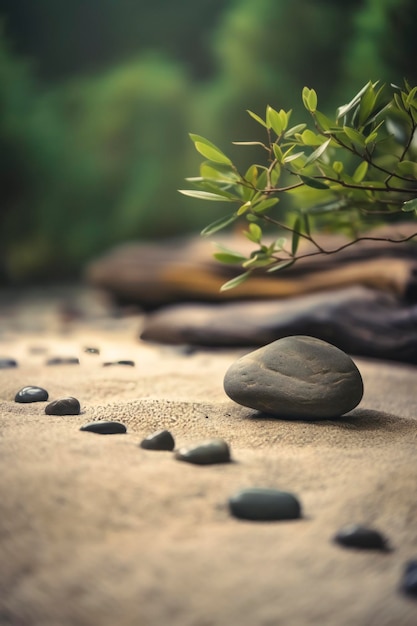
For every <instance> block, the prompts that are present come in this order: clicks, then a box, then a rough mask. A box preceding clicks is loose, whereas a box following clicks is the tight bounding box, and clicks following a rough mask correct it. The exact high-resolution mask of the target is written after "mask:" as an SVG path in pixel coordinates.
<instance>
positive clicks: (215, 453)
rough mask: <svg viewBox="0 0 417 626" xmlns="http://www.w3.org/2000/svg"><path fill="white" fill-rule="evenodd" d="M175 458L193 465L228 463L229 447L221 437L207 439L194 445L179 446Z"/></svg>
mask: <svg viewBox="0 0 417 626" xmlns="http://www.w3.org/2000/svg"><path fill="white" fill-rule="evenodd" d="M175 458H176V459H178V461H186V462H187V463H194V464H195V465H211V464H213V463H228V462H230V460H231V459H230V448H229V446H228V444H227V443H226V441H224V440H223V439H209V440H207V441H203V442H201V443H200V444H198V445H195V446H190V447H185V448H180V449H179V450H177V452H176V453H175Z"/></svg>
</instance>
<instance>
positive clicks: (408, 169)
mask: <svg viewBox="0 0 417 626" xmlns="http://www.w3.org/2000/svg"><path fill="white" fill-rule="evenodd" d="M395 173H396V174H400V176H405V177H406V178H410V179H413V180H415V179H417V163H416V162H415V161H400V162H399V163H398V164H397V166H396V168H395Z"/></svg>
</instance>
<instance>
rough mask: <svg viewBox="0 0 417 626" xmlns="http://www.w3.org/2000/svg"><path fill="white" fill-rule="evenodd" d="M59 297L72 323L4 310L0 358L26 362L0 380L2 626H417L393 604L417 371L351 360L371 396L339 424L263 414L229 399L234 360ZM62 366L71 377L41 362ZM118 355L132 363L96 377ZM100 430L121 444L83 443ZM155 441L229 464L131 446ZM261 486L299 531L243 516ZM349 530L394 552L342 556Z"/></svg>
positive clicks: (5, 301) (415, 610) (53, 307)
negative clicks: (67, 407)
mask: <svg viewBox="0 0 417 626" xmlns="http://www.w3.org/2000/svg"><path fill="white" fill-rule="evenodd" d="M65 293H66V296H65V297H66V298H67V300H68V299H69V300H70V301H71V302H73V303H74V298H75V299H76V300H77V299H78V300H77V302H76V307H78V308H81V312H82V316H81V317H80V318H76V319H74V320H72V321H71V320H69V316H68V312H67V313H66V314H63V312H62V298H63V295H62V294H58V296H56V297H55V298H51V297H49V299H46V300H45V298H44V297H43V296H42V294H40V295H39V294H37V295H35V297H33V296H32V297H31V298H29V299H28V298H27V297H26V298H25V297H23V298H22V297H20V296H19V297H17V296H16V297H15V296H14V295H13V294H12V295H10V293H3V295H2V299H1V301H0V324H1V325H0V329H1V331H0V357H12V358H16V359H17V360H18V363H19V366H18V367H17V368H15V369H3V370H0V429H1V430H0V446H1V453H0V502H1V515H0V563H1V567H0V589H1V597H0V624H1V626H3V625H4V626H6V625H7V626H165V625H166V626H220V625H221V626H223V625H224V626H226V625H227V626H281V625H282V626H304V625H317V626H319V625H320V626H391V625H396V626H412V625H413V626H414V625H415V624H416V623H417V600H413V599H410V598H408V597H406V596H404V595H403V594H402V593H401V592H400V591H399V590H398V587H399V583H400V580H401V576H402V571H403V567H404V564H405V562H406V561H407V560H408V559H410V558H417V524H416V520H417V498H416V494H417V462H416V458H417V457H416V447H417V393H416V380H417V379H416V374H417V368H415V367H410V366H406V365H401V364H395V363H387V362H381V361H372V360H367V359H362V358H361V359H355V362H356V364H357V366H358V367H359V370H360V371H361V373H362V376H363V379H364V385H365V395H364V398H363V400H362V402H361V404H360V405H359V407H358V408H356V409H355V410H353V411H352V412H351V413H350V414H348V415H347V416H344V417H343V418H341V419H339V420H332V421H329V420H323V421H316V422H311V423H308V422H302V421H281V420H277V419H272V418H265V417H257V416H256V415H255V414H254V413H253V412H252V411H251V410H249V409H246V408H244V407H240V406H238V405H237V404H234V403H233V402H232V401H231V400H229V399H228V398H227V396H226V395H225V393H224V391H223V386H222V381H223V376H224V373H225V371H226V369H227V368H228V367H229V365H230V364H231V363H232V362H233V361H234V360H235V359H236V358H237V357H238V356H240V355H241V354H243V353H244V352H245V351H244V350H239V351H236V350H222V351H199V352H195V353H193V354H186V353H184V352H183V351H181V350H178V349H174V348H169V347H167V346H160V345H152V344H146V343H144V342H141V341H139V340H138V338H137V337H138V334H139V330H140V327H141V323H142V318H141V316H140V315H131V316H128V317H121V318H119V319H116V318H114V317H111V316H110V315H109V312H108V310H107V308H106V306H105V305H104V304H103V303H100V302H97V301H96V299H95V294H91V293H90V292H82V293H81V295H80V293H79V292H76V294H75V295H74V294H69V295H68V293H67V292H65ZM86 310H88V312H89V313H88V315H85V314H84V313H85V311H86ZM237 323H238V320H237ZM87 346H90V347H98V348H99V349H100V354H99V355H97V354H88V353H86V352H84V348H85V347H87ZM53 356H78V357H79V358H80V364H79V365H59V366H47V365H46V364H45V361H46V359H47V358H49V357H53ZM114 359H133V360H134V361H135V366H134V367H129V366H121V365H119V366H111V367H103V362H104V361H109V360H114ZM25 385H40V386H42V387H45V388H46V389H47V390H48V391H49V396H50V400H54V399H57V398H60V397H65V396H69V395H70V396H76V397H77V398H78V399H79V400H80V402H81V406H82V413H81V414H80V415H77V416H65V417H57V416H48V415H46V414H45V412H44V408H45V404H46V403H36V404H18V403H16V402H14V396H15V393H16V392H17V391H18V390H19V389H20V388H21V387H23V386H25ZM97 419H111V420H118V421H122V422H123V423H124V424H125V425H126V426H127V428H128V432H127V434H125V435H112V436H101V435H95V434H92V433H86V432H81V431H80V430H79V428H80V426H81V425H83V424H85V423H87V422H90V421H93V420H97ZM162 428H167V429H169V430H170V431H171V432H172V434H173V435H174V437H175V440H176V443H177V447H179V446H181V445H183V444H189V443H193V442H199V441H201V440H204V439H207V438H210V437H222V438H224V439H226V441H228V442H229V444H230V446H231V450H232V456H233V459H234V461H233V463H230V464H224V465H213V466H205V467H201V466H195V465H190V464H187V463H183V462H180V461H177V460H175V458H174V455H173V453H171V452H155V451H147V450H143V449H141V448H139V447H138V444H139V442H140V441H141V440H142V439H143V438H144V437H145V436H147V435H149V434H150V433H152V432H154V431H156V430H159V429H162ZM252 486H265V487H275V488H278V489H283V490H285V491H291V492H293V493H295V494H296V495H297V496H298V497H299V499H300V501H301V503H302V508H303V518H302V519H301V520H297V521H285V522H269V523H260V522H247V521H239V520H237V519H234V518H233V517H231V515H230V513H229V510H228V506H227V501H228V498H229V497H230V496H231V495H232V494H233V493H234V492H235V491H237V490H238V489H241V488H244V487H252ZM353 522H357V523H365V524H368V525H371V526H373V527H375V528H377V529H379V530H380V531H381V532H383V533H384V534H385V535H386V536H387V537H388V539H389V541H390V544H391V546H392V548H393V550H392V551H390V552H387V553H381V552H372V551H359V550H352V549H344V548H342V547H340V546H338V545H336V544H335V543H334V542H333V541H332V536H333V535H334V533H335V532H336V531H337V530H338V529H339V528H340V527H341V526H343V525H345V524H347V523H353Z"/></svg>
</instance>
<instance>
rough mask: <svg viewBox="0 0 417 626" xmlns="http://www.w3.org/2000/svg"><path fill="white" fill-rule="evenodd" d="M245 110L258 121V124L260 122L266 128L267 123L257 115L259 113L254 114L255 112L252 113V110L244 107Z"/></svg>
mask: <svg viewBox="0 0 417 626" xmlns="http://www.w3.org/2000/svg"><path fill="white" fill-rule="evenodd" d="M246 111H247V113H249V115H250V116H251V117H252V118H253V119H254V120H255V121H256V122H258V124H261V125H262V126H264V128H268V124H267V123H266V122H264V120H263V119H262V118H261V117H259V115H256V113H254V112H253V111H249V109H246Z"/></svg>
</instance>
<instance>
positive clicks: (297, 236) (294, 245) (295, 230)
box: [291, 216, 301, 256]
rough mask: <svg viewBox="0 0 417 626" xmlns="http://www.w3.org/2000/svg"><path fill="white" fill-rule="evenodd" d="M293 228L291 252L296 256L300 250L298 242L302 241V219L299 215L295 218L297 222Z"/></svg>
mask: <svg viewBox="0 0 417 626" xmlns="http://www.w3.org/2000/svg"><path fill="white" fill-rule="evenodd" d="M292 228H293V234H292V242H291V254H292V255H293V256H295V254H296V253H297V250H298V244H299V243H300V228H301V219H300V217H299V216H298V217H296V218H295V222H294V224H293V227H292Z"/></svg>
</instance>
